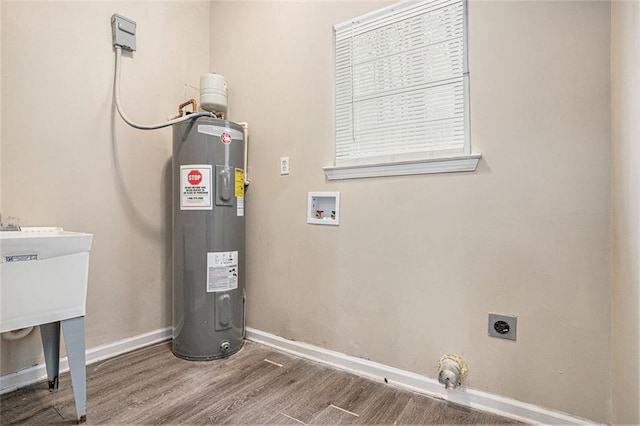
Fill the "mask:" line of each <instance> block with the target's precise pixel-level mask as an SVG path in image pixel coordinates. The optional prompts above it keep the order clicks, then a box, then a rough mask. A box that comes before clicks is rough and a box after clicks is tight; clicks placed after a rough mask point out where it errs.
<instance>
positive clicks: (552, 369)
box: [0, 0, 638, 422]
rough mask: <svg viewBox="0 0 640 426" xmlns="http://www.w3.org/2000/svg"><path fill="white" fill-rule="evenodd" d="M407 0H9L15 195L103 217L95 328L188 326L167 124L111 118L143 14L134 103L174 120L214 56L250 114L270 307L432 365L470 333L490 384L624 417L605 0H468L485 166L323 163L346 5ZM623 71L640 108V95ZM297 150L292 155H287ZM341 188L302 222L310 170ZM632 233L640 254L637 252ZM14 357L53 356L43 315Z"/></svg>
mask: <svg viewBox="0 0 640 426" xmlns="http://www.w3.org/2000/svg"><path fill="white" fill-rule="evenodd" d="M388 3H389V2H364V1H358V2H354V1H344V2H338V1H331V2H217V1H214V2H212V3H209V2H206V1H203V2H180V3H178V2H155V1H144V2H41V3H35V2H23V1H15V2H13V1H7V0H3V1H2V3H1V7H0V14H1V19H2V31H1V33H0V36H1V37H2V39H1V46H2V57H1V67H2V68H1V69H2V78H1V80H0V84H1V88H2V104H1V108H2V113H3V114H2V120H1V126H2V127H1V132H2V147H1V148H2V150H1V156H2V157H1V158H2V164H1V166H2V168H1V185H2V186H1V191H2V193H1V197H0V203H1V205H2V213H3V214H4V215H13V216H19V217H21V219H22V224H23V225H62V226H64V227H65V228H67V229H70V230H80V231H87V232H92V233H94V235H95V237H94V246H93V251H92V261H91V272H90V289H89V296H88V302H87V345H88V346H89V347H93V346H97V345H100V344H105V343H109V342H113V341H116V340H119V339H122V338H125V337H129V336H133V335H138V334H141V333H145V332H148V331H151V330H154V329H157V328H161V327H165V326H167V325H169V324H170V321H171V318H170V315H171V310H170V294H171V290H170V278H169V275H168V270H169V267H170V260H169V259H170V257H169V256H170V252H169V246H168V244H169V240H168V238H167V231H168V228H169V222H168V221H169V211H168V208H167V199H166V197H167V193H168V183H167V180H166V174H167V162H168V160H169V156H170V139H171V136H170V131H169V130H161V131H155V132H140V131H135V130H132V129H129V128H128V127H126V126H125V125H124V124H123V123H122V122H121V121H120V120H119V118H117V117H114V116H113V111H112V106H111V85H112V75H113V74H112V73H113V52H112V48H111V41H110V37H111V30H110V27H109V18H110V16H111V14H112V13H114V12H118V13H120V14H123V15H125V16H128V17H130V18H132V19H134V20H136V21H137V22H138V25H139V33H138V45H139V51H138V52H136V53H135V54H133V58H131V57H127V58H125V60H124V63H123V84H122V85H123V93H122V98H123V103H124V104H125V106H126V109H127V112H128V113H129V115H131V116H133V117H134V118H135V119H137V120H138V121H140V122H156V121H161V120H163V119H165V118H166V117H167V116H169V115H172V114H173V111H174V108H175V105H176V104H177V103H178V102H179V101H182V100H183V99H184V98H185V96H184V94H185V89H184V86H183V85H184V83H188V84H193V85H197V83H198V76H199V75H200V74H202V73H203V72H205V71H207V70H209V69H211V70H214V71H217V72H220V73H222V74H224V75H226V77H227V79H228V81H229V85H230V102H231V105H230V114H231V118H232V119H234V120H236V121H243V120H246V121H249V122H250V124H251V135H252V148H251V154H250V156H251V167H250V172H252V175H251V177H252V179H253V183H252V185H251V187H250V189H249V191H248V195H247V216H248V217H247V228H248V229H247V243H248V260H249V262H248V265H247V267H248V269H247V286H248V288H247V290H248V296H249V311H248V316H249V317H248V321H249V325H250V326H252V327H255V328H258V329H261V330H265V331H268V332H272V333H275V334H278V335H281V336H284V337H288V338H292V339H296V340H302V341H307V342H310V343H313V344H316V345H319V346H323V347H327V348H329V349H332V350H337V351H341V352H345V353H348V354H351V355H356V356H361V357H363V358H368V359H372V360H374V361H377V362H381V363H385V364H388V365H392V366H396V367H399V368H403V369H406V370H410V371H413V372H416V373H419V374H424V375H427V376H429V377H435V376H436V367H437V360H438V358H439V357H440V355H442V354H444V353H447V352H454V353H458V354H460V355H462V356H464V357H465V359H466V360H467V361H468V363H469V366H470V374H469V378H468V386H469V387H471V388H475V389H480V390H484V391H488V392H492V393H496V394H500V395H505V396H509V397H513V398H516V399H519V400H522V401H526V402H530V403H533V404H538V405H541V406H544V407H549V408H553V409H557V410H560V411H564V412H568V413H571V414H574V415H579V416H583V417H587V418H589V419H592V420H596V421H603V422H607V421H611V420H612V402H611V389H612V386H613V389H614V391H615V395H616V404H615V407H616V413H617V415H618V417H616V419H618V420H620V419H622V420H624V419H633V417H629V416H633V415H636V416H637V412H634V411H633V409H634V408H635V410H636V411H637V402H636V405H635V406H634V402H633V400H632V399H629V398H633V396H634V394H633V391H634V390H635V392H636V393H635V395H637V381H636V386H635V387H634V386H633V383H629V381H627V380H625V379H626V376H625V373H626V371H627V370H625V369H624V368H625V367H624V366H626V365H630V364H631V365H633V363H632V361H633V358H632V357H633V352H631V353H627V352H626V351H627V349H628V347H629V346H628V344H629V342H631V344H632V345H633V344H634V342H635V345H636V346H635V347H636V349H637V339H636V340H635V341H634V340H633V336H635V335H637V332H638V330H637V328H636V329H635V330H634V329H633V327H631V328H630V329H627V330H626V331H623V332H622V333H616V334H614V335H613V336H612V334H611V331H610V319H611V315H612V312H611V303H612V295H611V290H610V247H611V241H610V229H609V223H610V206H611V203H610V196H611V190H610V182H611V181H610V173H611V170H610V169H611V167H610V152H609V148H610V144H609V140H610V129H609V85H608V84H609V83H608V82H609V46H610V6H609V3H606V2H471V6H470V9H471V10H470V31H471V58H470V59H471V72H472V76H471V85H472V86H471V90H472V104H471V113H472V143H473V145H474V149H475V150H476V151H479V152H482V153H483V160H482V161H481V163H480V166H479V169H478V171H477V172H475V173H465V174H447V175H431V176H413V177H396V178H379V179H365V180H354V181H345V182H337V183H336V182H332V183H327V182H326V181H325V177H324V174H323V173H322V171H321V167H322V166H325V165H330V164H331V163H332V154H333V107H332V102H333V81H332V78H333V65H332V61H333V48H332V31H331V26H332V25H333V24H335V23H338V22H341V21H343V20H346V19H348V18H350V17H353V16H356V15H358V14H361V13H364V12H367V11H369V10H372V9H375V8H377V7H379V6H381V5H384V4H388ZM620 7H621V6H620ZM614 10H615V6H614ZM625 10H626V9H625ZM625 10H623V9H622V8H620V9H619V11H618V12H619V14H618V15H617V16H618V20H620V21H622V16H625V15H624V14H623V12H624V11H625ZM634 10H635V13H636V14H635V15H634V16H636V17H637V7H636V9H634ZM209 11H210V12H209ZM615 16H616V15H615V13H614V17H615ZM67 21H71V23H70V24H69V25H63V23H64V22H67ZM625 22H627V21H625ZM634 22H635V24H629V23H627V24H625V25H629V26H630V27H631V28H635V31H636V32H637V20H636V21H634ZM625 28H629V27H627V26H625ZM616 34H618V35H617V37H620V40H627V39H626V38H625V37H622V36H623V35H624V34H625V30H620V31H619V32H618V33H615V32H614V39H615V37H616ZM209 39H210V40H211V42H210V45H209V42H208V40H209ZM625 43H626V42H625ZM616 46H618V47H619V48H620V49H621V50H620V52H622V55H625V54H626V52H627V51H630V50H631V49H632V48H631V47H629V46H628V45H626V44H624V43H622V42H620V44H619V45H616V44H615V43H614V54H615V49H616ZM620 46H626V47H620ZM636 58H637V56H636ZM619 67H620V68H619V69H621V70H628V72H630V70H632V69H633V70H636V71H637V68H638V67H637V64H636V65H634V66H633V67H631V66H630V65H628V64H627V63H626V62H623V61H620V64H619ZM624 75H625V76H627V77H625V78H621V79H619V80H618V83H617V84H619V85H618V86H616V85H615V84H614V101H617V105H618V106H619V108H621V109H625V108H628V107H629V105H635V104H633V102H634V99H633V98H632V97H630V96H628V95H626V94H625V93H626V92H625V91H626V90H627V89H628V90H629V93H632V91H631V89H634V88H635V86H633V84H634V83H633V80H632V79H631V78H630V77H628V75H627V74H624ZM616 87H618V89H617V90H618V92H616ZM634 90H637V88H635V89H634ZM186 93H187V96H186V97H191V96H193V95H194V93H193V91H191V90H186ZM616 93H617V95H616ZM635 102H637V100H635ZM614 105H616V102H614ZM34 107H35V108H38V111H37V113H36V112H33V113H31V114H30V115H26V114H25V113H24V111H34ZM636 108H637V105H636ZM614 111H615V110H614ZM636 112H637V111H636ZM636 115H637V114H636ZM625 117H627V116H625ZM628 117H631V116H630V115H629V116H628ZM630 123H631V121H630V118H626V119H623V120H621V122H620V124H616V123H614V127H613V130H614V133H613V134H614V141H618V145H617V148H614V152H613V158H614V160H615V159H622V158H626V157H627V156H631V155H632V154H633V155H635V156H636V157H634V158H637V155H638V153H637V147H633V146H632V145H631V144H630V141H631V140H633V138H636V139H637V136H638V130H637V127H636V128H635V129H630V128H629V126H630ZM616 131H618V132H619V133H616ZM616 135H620V136H616ZM634 150H635V151H634ZM281 156H289V157H290V158H291V166H292V169H291V175H290V176H287V177H281V176H280V175H279V174H278V160H279V157H281ZM620 161H622V160H620ZM624 164H626V163H624V162H622V165H620V167H618V165H616V166H615V167H614V170H615V171H616V173H617V174H616V175H615V177H614V191H613V194H614V197H615V199H616V200H618V201H616V202H617V203H618V204H615V205H614V214H613V219H614V223H616V224H617V225H616V226H617V228H616V229H617V230H620V231H625V230H632V231H633V230H635V233H636V235H637V232H638V227H637V206H638V199H637V189H638V180H637V179H638V175H637V172H635V171H634V170H633V169H632V168H627V167H626V166H623V165H624ZM629 164H630V163H629ZM634 173H636V174H634ZM25 174H26V177H25ZM323 190H338V191H341V192H342V197H343V198H342V217H341V225H340V226H339V227H337V228H334V227H319V226H311V225H307V224H306V223H305V213H306V193H307V191H323ZM633 191H636V193H635V195H632V194H634V193H633ZM634 197H635V198H634ZM634 203H635V204H634ZM634 206H635V207H634ZM634 208H635V209H636V210H633V209H634ZM632 214H635V216H632ZM634 217H635V218H636V222H633V220H632V219H633V218H634ZM634 226H635V228H634ZM617 235H618V237H616V239H615V244H617V246H616V245H614V265H623V266H624V268H623V269H622V270H620V271H617V270H614V273H613V277H614V282H615V283H616V287H615V289H614V294H613V298H614V302H615V305H614V306H615V311H614V315H615V318H616V321H617V324H618V325H620V324H629V323H628V322H627V321H632V320H633V319H634V317H633V313H634V312H635V314H636V315H637V311H638V309H637V308H638V305H637V304H636V305H635V311H633V309H634V305H633V302H631V301H629V300H627V296H628V295H631V296H633V295H634V294H635V296H636V299H635V300H636V301H637V295H638V264H637V257H638V256H637V254H638V240H634V239H633V238H627V237H624V236H622V237H621V235H622V234H621V233H620V232H618V234H617ZM615 247H618V248H617V249H615ZM628 247H631V248H632V249H633V250H635V251H631V252H628V253H630V254H634V256H635V259H636V262H635V263H632V262H631V263H629V262H627V263H624V261H625V258H624V255H623V254H624V253H625V251H623V250H626V248H628ZM616 250H617V251H616ZM633 273H635V275H633ZM634 277H635V281H633V280H634ZM634 292H635V293H634ZM619 305H622V308H621V310H620V311H618V306H619ZM488 312H501V313H513V314H516V315H518V318H519V330H518V341H517V342H515V343H514V342H507V341H501V340H496V339H490V338H488V337H487V336H486V316H487V313H488ZM635 318H636V320H637V316H636V317H635ZM634 332H635V333H636V334H635V335H634V334H633V333H634ZM612 339H613V340H614V343H615V345H616V346H615V347H616V351H615V353H614V356H615V360H616V362H618V361H619V362H620V363H621V364H620V368H618V367H616V371H615V374H616V376H615V378H616V380H618V379H622V380H620V381H617V382H616V383H615V385H612V380H611V370H612V364H611V348H610V343H611V341H612ZM631 347H632V348H633V346H631ZM636 354H637V352H636ZM1 355H2V362H1V365H0V367H1V369H0V371H1V373H2V374H6V373H8V372H11V371H14V370H16V369H18V368H22V367H26V366H29V365H32V364H34V363H36V362H40V359H41V357H40V348H39V339H38V336H37V335H36V334H35V333H34V334H33V335H31V336H30V337H29V338H27V340H26V341H22V342H20V343H14V344H7V343H6V342H2V354H1ZM636 359H637V357H636ZM616 365H617V364H616ZM635 374H636V377H637V370H636V373H635ZM632 379H633V376H631V377H630V380H632ZM629 392H630V393H629ZM636 401H637V399H636ZM628 413H630V414H628ZM622 420H620V421H622Z"/></svg>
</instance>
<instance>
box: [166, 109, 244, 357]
mask: <svg viewBox="0 0 640 426" xmlns="http://www.w3.org/2000/svg"><path fill="white" fill-rule="evenodd" d="M243 167H244V129H243V128H242V126H240V125H238V124H236V123H233V122H231V121H226V120H218V119H214V118H209V117H199V118H197V119H196V120H192V121H189V122H184V123H180V124H178V125H176V126H175V127H174V128H173V344H172V350H173V353H174V354H175V355H176V356H178V357H180V358H185V359H189V360H210V359H215V358H221V357H225V356H228V355H231V354H232V353H234V352H237V351H238V350H239V349H240V348H241V347H242V343H243V334H244V333H243V332H244V259H245V255H244V253H245V249H244V170H243Z"/></svg>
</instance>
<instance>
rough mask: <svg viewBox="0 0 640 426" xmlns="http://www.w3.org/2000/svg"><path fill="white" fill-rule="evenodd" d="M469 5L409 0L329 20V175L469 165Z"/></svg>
mask: <svg viewBox="0 0 640 426" xmlns="http://www.w3.org/2000/svg"><path fill="white" fill-rule="evenodd" d="M466 7H467V4H466V0H426V1H425V0H419V1H409V2H405V3H399V4H395V5H392V6H389V7H386V8H384V9H380V10H378V11H375V12H372V13H369V14H367V15H363V16H361V17H358V18H355V19H353V20H350V21H348V22H344V23H341V24H338V25H336V26H335V27H334V29H335V55H336V57H335V61H336V62H335V73H336V75H335V126H336V129H335V131H336V133H335V166H333V167H325V168H324V169H325V171H326V173H327V177H328V178H329V179H347V178H356V177H368V176H386V175H398V174H417V173H436V172H447V171H463V170H464V171H468V170H475V168H476V166H477V163H478V159H479V158H480V155H479V154H471V145H470V140H469V73H468V67H467V19H466V16H467V14H466Z"/></svg>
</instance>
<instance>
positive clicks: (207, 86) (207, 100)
mask: <svg viewBox="0 0 640 426" xmlns="http://www.w3.org/2000/svg"><path fill="white" fill-rule="evenodd" d="M200 106H201V107H202V109H203V110H205V111H209V112H221V113H226V112H227V80H226V79H225V78H224V77H223V76H221V75H220V74H214V73H207V74H204V75H203V76H202V77H200Z"/></svg>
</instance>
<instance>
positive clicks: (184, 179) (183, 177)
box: [180, 164, 213, 210]
mask: <svg viewBox="0 0 640 426" xmlns="http://www.w3.org/2000/svg"><path fill="white" fill-rule="evenodd" d="M211 169H212V166H211V165H207V164H205V165H202V164H190V165H183V166H180V210H211V209H213V203H212V195H211V176H212V173H211Z"/></svg>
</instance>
